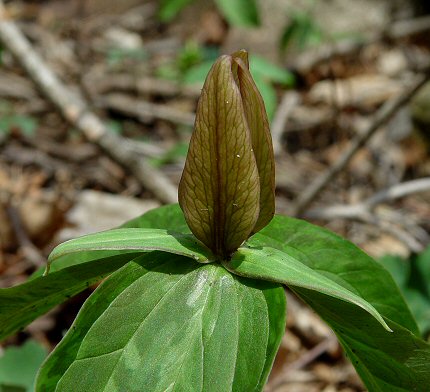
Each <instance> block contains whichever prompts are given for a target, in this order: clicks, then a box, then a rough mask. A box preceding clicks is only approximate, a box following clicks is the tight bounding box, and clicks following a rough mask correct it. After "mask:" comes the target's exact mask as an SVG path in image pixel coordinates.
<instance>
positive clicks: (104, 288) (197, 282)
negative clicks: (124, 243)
mask: <svg viewBox="0 0 430 392" xmlns="http://www.w3.org/2000/svg"><path fill="white" fill-rule="evenodd" d="M284 328H285V294H284V292H283V289H282V288H281V287H280V286H278V285H276V284H272V283H268V282H258V281H253V280H249V279H243V278H238V277H235V276H233V275H231V274H230V273H229V272H227V271H226V270H225V269H224V268H223V267H222V266H220V265H217V264H209V265H202V264H198V263H195V262H192V261H191V262H189V261H188V260H186V259H185V258H184V257H181V256H176V255H171V254H166V253H161V252H154V253H152V254H148V255H144V256H142V257H141V258H140V259H136V260H134V261H133V262H131V263H129V264H127V265H126V266H124V267H123V268H122V269H121V270H119V271H117V272H116V273H114V274H113V275H112V276H111V277H110V278H109V279H108V280H106V281H105V282H103V283H102V284H101V285H100V286H99V287H98V288H97V290H96V291H95V292H94V293H93V294H92V295H91V297H90V298H89V299H88V300H87V302H86V303H85V304H84V306H83V308H82V310H81V311H80V313H79V315H78V317H77V319H76V321H75V323H74V324H73V326H72V327H71V329H70V330H69V332H68V333H67V335H66V337H65V338H64V339H63V341H62V342H61V343H60V344H59V346H58V347H57V348H56V349H55V350H54V352H53V353H52V354H51V356H50V357H49V358H48V360H47V362H46V363H45V364H44V366H43V368H42V369H41V371H40V373H39V377H38V381H37V389H36V391H39V392H50V391H54V390H55V391H58V392H61V391H67V392H69V391H72V390H73V391H74V390H76V391H91V392H98V391H104V392H108V391H112V392H117V391H151V392H162V391H192V392H200V391H201V392H203V391H204V392H212V391H213V392H219V391H261V390H262V388H263V385H264V383H265V381H266V378H267V375H268V372H269V370H270V368H271V366H272V363H273V359H274V355H275V353H276V351H277V348H278V347H279V344H280V339H281V336H282V334H283V332H284Z"/></svg>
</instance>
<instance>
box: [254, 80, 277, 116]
mask: <svg viewBox="0 0 430 392" xmlns="http://www.w3.org/2000/svg"><path fill="white" fill-rule="evenodd" d="M254 80H255V84H256V85H257V87H258V90H259V91H260V93H261V96H262V97H263V100H264V106H265V107H266V111H267V117H268V118H269V119H270V120H272V119H273V116H274V115H275V111H276V106H277V102H278V98H277V97H276V91H275V88H274V87H273V85H272V83H271V82H269V81H267V80H266V79H264V78H263V77H262V76H261V75H258V74H254Z"/></svg>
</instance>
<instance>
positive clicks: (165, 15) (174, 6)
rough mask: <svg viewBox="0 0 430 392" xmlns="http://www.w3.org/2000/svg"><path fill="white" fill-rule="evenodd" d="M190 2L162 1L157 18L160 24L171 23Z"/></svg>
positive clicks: (178, 0) (184, 0)
mask: <svg viewBox="0 0 430 392" xmlns="http://www.w3.org/2000/svg"><path fill="white" fill-rule="evenodd" d="M191 1H192V0H162V1H161V5H160V9H159V11H158V17H159V18H160V20H161V21H162V22H169V21H171V20H172V19H173V18H174V17H175V16H176V15H177V14H178V13H179V12H180V11H181V10H182V9H183V8H185V7H186V6H187V5H188V4H189V3H191Z"/></svg>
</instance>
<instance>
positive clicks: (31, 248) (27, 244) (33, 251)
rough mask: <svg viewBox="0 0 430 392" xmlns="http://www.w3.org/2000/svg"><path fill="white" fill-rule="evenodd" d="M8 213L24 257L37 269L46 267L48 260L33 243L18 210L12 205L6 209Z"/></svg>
mask: <svg viewBox="0 0 430 392" xmlns="http://www.w3.org/2000/svg"><path fill="white" fill-rule="evenodd" d="M6 212H7V214H8V216H9V220H10V223H11V226H12V228H13V231H14V233H15V236H16V239H17V241H18V244H19V246H20V248H21V250H22V252H23V253H24V256H25V257H26V258H27V259H28V260H29V261H30V262H31V264H33V265H34V266H35V267H37V268H39V267H41V266H42V265H45V263H46V259H45V257H44V256H43V255H42V254H41V252H40V251H39V249H37V247H36V246H35V245H34V244H33V242H31V240H30V237H29V236H28V234H27V232H26V231H25V229H24V227H23V225H22V222H21V219H20V216H19V212H18V211H17V209H16V208H15V207H14V206H12V205H8V206H7V207H6Z"/></svg>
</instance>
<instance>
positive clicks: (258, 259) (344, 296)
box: [224, 248, 390, 331]
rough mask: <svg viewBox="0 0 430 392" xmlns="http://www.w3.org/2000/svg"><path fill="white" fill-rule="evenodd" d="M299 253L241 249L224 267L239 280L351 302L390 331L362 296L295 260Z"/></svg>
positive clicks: (272, 249)
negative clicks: (289, 288)
mask: <svg viewBox="0 0 430 392" xmlns="http://www.w3.org/2000/svg"><path fill="white" fill-rule="evenodd" d="M298 253H299V252H298V251H297V250H295V249H293V248H290V249H288V251H280V250H277V249H275V248H260V249H257V248H255V249H253V248H239V249H238V251H237V252H236V253H234V255H233V257H232V258H231V260H230V261H228V262H224V266H225V267H226V268H228V270H229V271H231V272H232V273H234V274H237V275H239V276H245V277H247V278H253V279H260V280H266V281H271V282H276V283H281V284H285V285H287V286H292V287H293V288H294V287H303V288H307V289H309V290H315V291H318V292H320V293H324V294H327V295H329V296H332V297H335V298H337V299H341V300H343V301H348V302H351V303H353V304H355V305H357V306H359V307H360V308H362V309H364V310H366V312H368V313H369V314H371V315H372V316H373V317H375V319H377V320H378V321H379V322H380V323H381V325H382V326H383V327H384V328H385V329H387V330H388V331H389V330H390V328H389V327H388V325H387V324H386V323H385V321H384V319H383V318H382V316H381V315H380V314H379V313H378V311H377V310H376V309H375V308H374V307H373V306H372V305H370V304H369V303H368V302H367V301H365V300H363V299H362V298H361V297H360V296H359V295H357V294H354V293H352V292H351V291H349V290H348V289H346V288H344V287H342V286H341V285H339V284H337V283H336V282H335V281H333V280H331V279H329V278H327V277H326V276H324V275H322V274H320V273H318V272H317V271H314V270H312V269H311V268H309V267H307V266H306V265H305V264H303V263H301V262H300V261H299V260H298V258H297V257H296V255H297V254H298Z"/></svg>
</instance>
